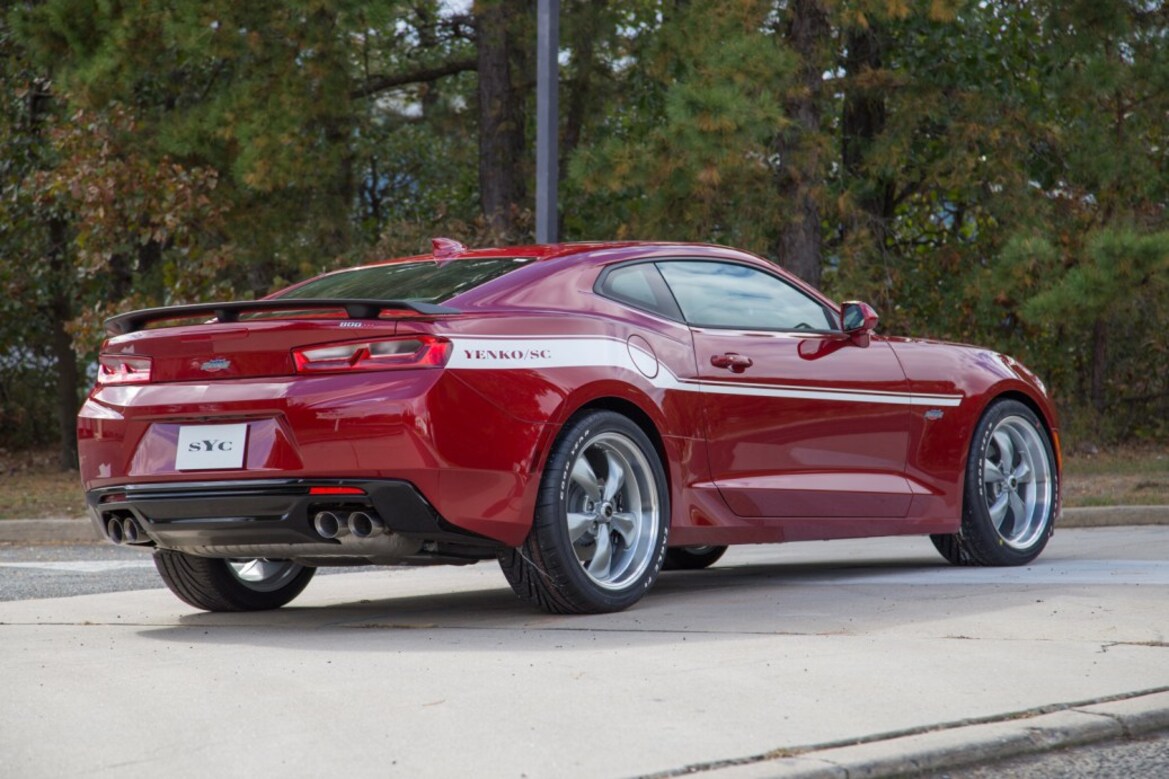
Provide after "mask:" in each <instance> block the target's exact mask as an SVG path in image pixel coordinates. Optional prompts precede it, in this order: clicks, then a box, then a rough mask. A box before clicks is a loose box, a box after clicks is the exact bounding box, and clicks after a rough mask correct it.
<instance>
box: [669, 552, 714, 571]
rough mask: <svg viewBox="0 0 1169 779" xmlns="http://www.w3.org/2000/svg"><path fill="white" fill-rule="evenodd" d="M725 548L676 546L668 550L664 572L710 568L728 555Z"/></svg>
mask: <svg viewBox="0 0 1169 779" xmlns="http://www.w3.org/2000/svg"><path fill="white" fill-rule="evenodd" d="M726 551H727V548H726V547H725V546H675V547H672V548H670V549H667V550H666V562H665V563H664V564H663V565H662V570H663V571H697V570H699V569H701V568H709V567H710V566H712V565H714V564H715V563H717V562H718V560H719V558H720V557H722V556H723V554H724V553H726Z"/></svg>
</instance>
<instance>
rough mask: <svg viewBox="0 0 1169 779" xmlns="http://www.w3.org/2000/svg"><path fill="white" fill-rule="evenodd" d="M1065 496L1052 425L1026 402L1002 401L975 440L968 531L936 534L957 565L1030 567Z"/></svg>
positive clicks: (966, 503) (966, 499)
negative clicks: (1049, 427) (1061, 490)
mask: <svg viewBox="0 0 1169 779" xmlns="http://www.w3.org/2000/svg"><path fill="white" fill-rule="evenodd" d="M1058 495H1059V473H1058V471H1057V469H1056V465H1055V454H1054V450H1053V448H1052V444H1051V436H1050V435H1049V434H1048V432H1047V428H1046V427H1045V426H1044V425H1043V423H1042V422H1041V421H1040V420H1039V417H1037V416H1036V415H1035V413H1034V412H1033V411H1032V410H1031V409H1030V408H1028V407H1027V406H1025V405H1023V404H1022V403H1020V402H1018V401H1015V400H999V401H996V402H994V403H993V404H991V406H990V407H989V408H987V410H986V412H985V413H984V414H983V415H982V419H980V420H979V422H978V426H977V427H976V428H975V429H974V436H973V438H972V440H971V442H970V455H969V458H968V459H967V463H966V487H965V492H964V495H963V507H962V526H961V530H960V531H959V532H958V533H955V534H949V535H945V534H942V535H932V536H930V540H931V541H933V543H934V547H935V548H937V550H938V551H939V552H940V553H941V555H942V557H944V558H946V559H947V560H948V561H950V562H951V563H953V564H954V565H1026V564H1027V563H1029V562H1031V561H1032V560H1034V559H1035V558H1036V557H1038V556H1039V553H1040V552H1042V551H1043V548H1044V547H1045V546H1047V541H1048V539H1049V538H1051V534H1052V532H1053V530H1054V518H1055V508H1056V500H1057V496H1058Z"/></svg>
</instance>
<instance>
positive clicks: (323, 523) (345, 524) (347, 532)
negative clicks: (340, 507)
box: [313, 511, 386, 539]
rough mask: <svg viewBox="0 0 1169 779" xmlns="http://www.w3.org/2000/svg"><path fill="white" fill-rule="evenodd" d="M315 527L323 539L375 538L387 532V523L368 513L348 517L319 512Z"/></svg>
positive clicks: (363, 512) (315, 519) (354, 512)
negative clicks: (347, 537) (346, 537)
mask: <svg viewBox="0 0 1169 779" xmlns="http://www.w3.org/2000/svg"><path fill="white" fill-rule="evenodd" d="M313 527H314V528H315V529H316V531H317V534H318V535H319V536H320V537H321V538H328V539H333V538H344V537H345V536H353V537H354V538H373V537H374V536H380V535H381V534H382V533H384V532H386V523H385V522H383V521H382V520H381V517H379V516H377V515H376V514H370V513H369V512H367V511H353V512H350V513H349V514H348V515H346V514H343V513H337V512H333V511H318V512H317V513H316V515H315V516H314V517H313Z"/></svg>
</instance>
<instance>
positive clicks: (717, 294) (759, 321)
mask: <svg viewBox="0 0 1169 779" xmlns="http://www.w3.org/2000/svg"><path fill="white" fill-rule="evenodd" d="M658 269H659V270H660V271H661V273H662V276H664V277H665V279H666V283H667V284H669V285H670V290H671V291H672V292H673V293H674V297H675V298H676V299H677V301H678V305H679V306H680V307H681V308H682V314H683V315H684V316H685V317H686V321H687V322H688V323H689V324H691V325H694V326H697V327H727V328H735V329H739V330H835V329H837V328H836V326H835V323H834V318H833V317H832V316H831V314H830V313H829V312H828V310H827V309H826V308H825V307H824V306H822V305H821V304H820V303H819V302H817V301H815V300H813V299H812V298H810V297H808V296H807V295H805V294H804V293H803V292H801V291H800V290H798V289H796V288H795V287H793V286H792V285H790V284H788V283H787V282H785V281H783V280H782V279H779V278H777V277H775V276H772V275H771V274H769V273H764V272H763V271H761V270H759V269H757V268H751V267H748V266H746V265H738V264H735V263H730V262H708V261H698V260H694V261H688V260H674V261H667V262H660V263H658Z"/></svg>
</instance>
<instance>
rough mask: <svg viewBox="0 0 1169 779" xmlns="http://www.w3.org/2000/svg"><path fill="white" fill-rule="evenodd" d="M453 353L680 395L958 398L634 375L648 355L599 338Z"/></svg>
mask: <svg viewBox="0 0 1169 779" xmlns="http://www.w3.org/2000/svg"><path fill="white" fill-rule="evenodd" d="M451 342H452V344H453V345H454V352H453V353H452V354H451V359H450V362H448V363H447V369H448V370H544V369H549V368H616V369H622V370H627V371H632V372H633V373H636V374H638V375H639V376H642V378H644V379H645V381H647V382H649V383H650V384H652V385H653V386H654V387H657V388H659V389H665V390H675V391H679V392H706V393H710V394H718V395H744V396H749V397H770V398H793V399H798V400H826V401H835V402H844V403H882V404H888V405H899V406H931V407H937V406H949V407H954V406H958V405H960V404H961V403H962V396H961V395H930V394H921V393H911V392H882V391H880V390H871V391H863V390H856V389H851V388H845V387H800V386H793V385H783V384H748V383H746V382H736V381H710V380H702V381H699V380H696V379H679V378H678V377H677V376H676V375H674V373H673V372H671V371H670V369H669V367H668V366H666V365H665V364H663V363H661V361H658V365H659V367H660V370H659V371H658V373H657V375H656V376H654V377H652V378H651V377H648V376H646V375H645V374H644V373H643V372H642V371H640V370H638V367H637V365H636V364H635V363H634V361H633V357H632V356H631V355H630V349H636V350H637V351H638V352H640V353H641V354H642V355H644V356H645V358H647V359H648V360H650V361H653V360H654V359H655V358H654V357H653V355H651V354H649V353H647V352H645V351H644V350H641V349H638V348H637V347H636V346H631V345H628V344H626V342H625V341H622V340H621V339H619V338H609V337H604V336H571V335H569V336H532V337H521V336H477V337H474V338H462V337H458V336H455V337H452V338H451Z"/></svg>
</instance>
